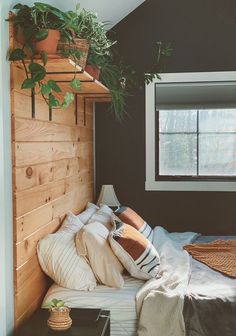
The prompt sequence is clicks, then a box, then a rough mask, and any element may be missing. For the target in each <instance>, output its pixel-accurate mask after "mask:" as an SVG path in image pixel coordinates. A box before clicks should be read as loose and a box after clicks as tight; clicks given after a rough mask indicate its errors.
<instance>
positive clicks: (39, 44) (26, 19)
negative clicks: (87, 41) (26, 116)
mask: <svg viewBox="0 0 236 336" xmlns="http://www.w3.org/2000/svg"><path fill="white" fill-rule="evenodd" d="M13 11H14V12H15V15H13V16H11V17H10V19H9V20H10V21H13V24H14V27H15V28H16V34H18V38H19V40H20V41H21V43H22V48H16V49H14V50H12V51H11V52H10V54H9V60H10V61H21V62H22V63H23V66H24V69H25V74H26V78H25V79H24V81H23V83H22V86H21V88H22V89H33V90H34V91H35V92H36V91H37V92H39V93H41V95H42V97H43V99H44V100H45V102H46V103H47V104H48V106H49V108H56V107H58V108H66V107H68V106H69V105H70V104H71V103H72V102H73V100H74V95H73V93H71V92H66V93H65V94H64V96H63V99H62V102H59V100H58V99H57V98H56V95H55V93H60V92H61V89H60V87H59V86H58V85H57V83H56V81H54V80H48V81H45V76H46V68H45V66H46V64H47V60H48V56H49V57H56V56H55V53H56V48H57V43H58V40H59V36H61V37H62V38H66V39H68V40H71V33H70V31H69V30H68V26H67V22H66V20H65V15H64V13H63V12H62V11H60V10H59V9H58V8H56V7H53V6H51V5H48V4H43V3H40V2H35V3H34V6H33V7H29V6H27V5H22V4H17V5H15V6H14V7H13ZM58 34H59V35H58ZM19 36H20V37H19ZM53 36H54V37H55V41H54V42H53V41H52V39H54V37H53ZM48 42H50V43H48ZM48 44H49V45H48ZM69 51H70V50H69ZM37 53H39V54H38V55H36V54H37ZM69 56H70V57H71V58H73V60H74V62H75V63H76V64H78V59H79V57H80V53H79V52H77V50H75V51H74V50H72V51H70V55H69ZM38 57H41V58H42V63H43V64H39V63H37V62H35V59H36V58H38ZM27 59H28V60H30V62H29V64H28V68H27V66H26V62H25V61H26V60H27ZM70 86H71V87H72V88H73V89H74V90H76V91H79V90H80V87H81V83H80V81H79V80H78V79H77V78H76V72H75V75H74V77H73V79H72V80H71V82H70ZM36 89H37V90H36Z"/></svg>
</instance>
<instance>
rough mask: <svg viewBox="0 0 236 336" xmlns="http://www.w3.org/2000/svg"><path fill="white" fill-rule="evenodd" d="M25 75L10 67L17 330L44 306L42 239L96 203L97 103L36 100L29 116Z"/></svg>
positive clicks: (44, 285)
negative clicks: (59, 105) (69, 215)
mask: <svg viewBox="0 0 236 336" xmlns="http://www.w3.org/2000/svg"><path fill="white" fill-rule="evenodd" d="M23 76H24V74H23V73H22V70H20V69H19V68H17V66H16V65H14V64H12V65H11V103H12V155H13V194H14V200H13V202H14V279H15V283H14V287H15V322H16V325H17V324H18V323H20V322H21V321H22V320H23V319H24V318H26V317H27V316H28V315H29V314H31V313H32V312H33V311H34V310H35V309H36V308H37V307H38V306H39V305H40V304H41V301H42V299H43V296H44V295H45V292H46V291H47V289H48V279H47V277H46V276H45V275H44V274H43V272H42V271H41V269H40V266H39V264H38V260H37V255H36V246H37V242H38V240H39V239H40V238H42V237H44V236H45V235H46V234H48V233H51V232H54V231H55V230H57V228H58V227H59V225H60V223H61V221H62V219H63V218H64V216H65V213H66V212H67V211H68V210H72V211H74V212H75V213H78V212H79V211H81V210H82V209H83V208H84V206H85V204H86V203H87V201H91V200H92V199H93V103H92V102H89V101H87V103H86V104H87V106H86V126H84V103H83V98H82V97H81V98H80V97H79V98H78V101H77V104H78V111H79V113H78V125H76V123H75V121H76V118H75V106H74V105H73V106H71V107H70V108H68V109H66V110H53V112H52V121H49V110H48V106H47V105H46V103H45V102H44V101H43V99H42V98H41V97H40V96H39V95H37V96H36V99H35V110H36V115H35V119H32V115H31V110H32V109H31V96H30V91H29V90H21V89H20V83H21V82H22V78H23Z"/></svg>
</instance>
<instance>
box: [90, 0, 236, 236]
mask: <svg viewBox="0 0 236 336" xmlns="http://www.w3.org/2000/svg"><path fill="white" fill-rule="evenodd" d="M115 31H116V34H117V36H116V38H117V39H118V40H119V48H120V51H121V52H122V54H123V55H124V56H125V58H126V60H127V61H128V62H129V63H130V64H133V65H134V66H136V67H137V68H138V69H140V70H144V69H146V68H147V67H148V66H149V65H150V64H152V62H153V57H154V55H153V44H154V43H155V41H159V40H161V41H171V42H172V44H173V47H174V50H175V51H174V53H173V55H172V57H171V58H170V59H168V62H166V63H165V71H166V72H190V71H192V72H193V71H217V70H219V71H222V70H236V39H235V36H236V34H235V32H236V2H235V1H233V0H232V1H229V0H224V1H222V0H214V1H213V0H152V1H146V2H145V3H144V4H143V5H142V6H140V7H139V8H138V9H136V10H135V11H134V12H133V13H131V14H130V15H129V16H128V17H127V18H125V19H124V20H123V21H122V22H121V23H120V24H119V25H117V26H116V27H115ZM127 111H128V113H129V117H128V118H127V119H126V122H125V123H122V124H119V123H118V122H116V121H115V120H114V117H113V116H112V115H111V114H110V113H109V112H107V110H106V108H105V107H104V106H100V107H99V108H97V112H96V175H97V176H96V178H97V192H99V190H100V187H101V185H102V184H113V185H114V187H115V190H116V193H117V196H118V198H119V200H120V202H121V203H122V204H126V205H129V206H131V207H133V208H134V209H136V210H137V212H138V213H140V214H141V215H142V216H143V217H144V218H145V219H146V221H148V222H149V223H150V224H151V225H153V226H154V225H156V224H160V225H163V226H165V227H167V229H169V230H179V231H180V230H195V231H200V232H202V233H205V234H221V233H222V234H223V233H224V234H236V193H223V192H150V191H145V95H144V89H143V90H141V91H139V92H137V93H135V95H134V96H133V97H131V98H130V99H129V101H128V106H127Z"/></svg>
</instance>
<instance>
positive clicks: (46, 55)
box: [41, 51, 48, 65]
mask: <svg viewBox="0 0 236 336" xmlns="http://www.w3.org/2000/svg"><path fill="white" fill-rule="evenodd" d="M41 56H42V60H43V65H46V64H47V61H48V54H47V53H46V51H42V52H41Z"/></svg>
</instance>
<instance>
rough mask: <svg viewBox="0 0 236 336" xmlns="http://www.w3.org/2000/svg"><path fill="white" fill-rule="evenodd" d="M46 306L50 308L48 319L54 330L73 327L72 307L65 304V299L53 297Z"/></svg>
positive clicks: (50, 326)
mask: <svg viewBox="0 0 236 336" xmlns="http://www.w3.org/2000/svg"><path fill="white" fill-rule="evenodd" d="M44 308H48V309H49V313H50V316H49V318H48V320H47V324H48V326H49V328H51V329H53V330H67V329H69V328H70V327H71V325H72V320H71V318H70V308H69V307H66V306H65V302H64V301H63V300H58V299H53V300H52V301H50V302H48V303H47V304H46V305H45V306H44Z"/></svg>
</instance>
